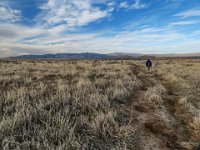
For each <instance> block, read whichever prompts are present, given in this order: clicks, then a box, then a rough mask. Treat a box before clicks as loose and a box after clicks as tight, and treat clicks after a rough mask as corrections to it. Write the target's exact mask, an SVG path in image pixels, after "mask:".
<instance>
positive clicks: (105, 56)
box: [12, 53, 200, 59]
mask: <svg viewBox="0 0 200 150" xmlns="http://www.w3.org/2000/svg"><path fill="white" fill-rule="evenodd" d="M148 57H181V58H200V53H184V54H140V53H109V54H100V53H58V54H43V55H21V56H16V57H14V58H21V59H119V58H124V59H136V58H148ZM12 58H13V57H12Z"/></svg>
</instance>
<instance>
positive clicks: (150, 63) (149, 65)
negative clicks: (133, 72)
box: [146, 59, 152, 71]
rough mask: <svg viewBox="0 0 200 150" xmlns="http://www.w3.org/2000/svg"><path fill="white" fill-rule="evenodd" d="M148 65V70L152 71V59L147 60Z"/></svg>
mask: <svg viewBox="0 0 200 150" xmlns="http://www.w3.org/2000/svg"><path fill="white" fill-rule="evenodd" d="M146 67H147V68H148V71H150V69H151V67H152V61H151V60H150V59H148V60H147V61H146Z"/></svg>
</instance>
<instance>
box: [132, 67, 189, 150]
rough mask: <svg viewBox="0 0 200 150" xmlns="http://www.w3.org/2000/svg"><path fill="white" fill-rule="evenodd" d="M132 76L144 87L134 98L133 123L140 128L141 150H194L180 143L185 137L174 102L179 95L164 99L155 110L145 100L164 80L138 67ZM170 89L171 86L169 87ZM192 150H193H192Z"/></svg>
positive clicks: (139, 140) (134, 68)
mask: <svg viewBox="0 0 200 150" xmlns="http://www.w3.org/2000/svg"><path fill="white" fill-rule="evenodd" d="M130 69H131V71H132V73H133V74H134V75H136V77H137V78H138V79H139V80H141V81H142V83H143V87H142V89H141V91H140V92H139V94H137V95H136V96H135V97H133V99H132V102H131V109H132V118H133V119H132V123H133V124H134V125H136V126H137V132H136V136H137V137H138V141H137V143H138V145H139V148H138V149H139V150H160V149H162V150H190V148H184V147H182V146H180V145H179V144H178V142H177V141H178V140H180V139H181V138H182V137H179V136H178V135H179V134H180V133H177V131H178V129H177V128H178V127H179V126H178V125H177V124H176V119H177V118H175V116H174V111H175V110H174V108H175V105H174V100H175V99H178V98H179V97H178V96H175V95H169V94H168V91H170V90H169V89H166V91H167V92H166V93H167V94H166V96H165V97H163V104H162V105H161V106H156V107H153V106H152V105H151V104H149V103H148V101H147V100H146V99H145V98H146V97H145V93H146V92H147V90H148V89H149V88H153V87H154V86H156V85H157V84H160V79H159V78H158V77H157V76H155V74H154V72H153V71H151V72H150V73H148V72H147V71H146V70H145V69H144V68H142V67H141V66H137V65H132V66H131V67H130ZM165 88H167V87H165ZM191 150H192V149H191Z"/></svg>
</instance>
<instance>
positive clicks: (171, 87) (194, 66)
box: [0, 60, 200, 150]
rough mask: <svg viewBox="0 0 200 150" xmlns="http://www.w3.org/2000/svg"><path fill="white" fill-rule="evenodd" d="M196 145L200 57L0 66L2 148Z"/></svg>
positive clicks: (152, 149)
mask: <svg viewBox="0 0 200 150" xmlns="http://www.w3.org/2000/svg"><path fill="white" fill-rule="evenodd" d="M199 145H200V60H155V61H154V66H153V70H151V72H150V73H148V72H147V70H146V68H145V66H144V61H141V60H140V61H139V60H138V61H132V60H123V61H121V60H104V61H103V60H98V61H95V60H70V61H68V60H65V61H64V60H7V61H5V60H2V61H1V62H0V149H3V150H4V149H5V150H21V149H22V150H29V149H30V150H42V149H47V150H54V149H55V150H57V149H58V150H195V149H197V148H198V146H199Z"/></svg>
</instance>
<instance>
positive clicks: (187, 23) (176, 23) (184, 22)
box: [170, 21, 198, 26]
mask: <svg viewBox="0 0 200 150" xmlns="http://www.w3.org/2000/svg"><path fill="white" fill-rule="evenodd" d="M196 23H198V21H177V22H172V23H170V25H172V26H174V25H192V24H196Z"/></svg>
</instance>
